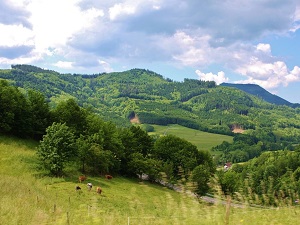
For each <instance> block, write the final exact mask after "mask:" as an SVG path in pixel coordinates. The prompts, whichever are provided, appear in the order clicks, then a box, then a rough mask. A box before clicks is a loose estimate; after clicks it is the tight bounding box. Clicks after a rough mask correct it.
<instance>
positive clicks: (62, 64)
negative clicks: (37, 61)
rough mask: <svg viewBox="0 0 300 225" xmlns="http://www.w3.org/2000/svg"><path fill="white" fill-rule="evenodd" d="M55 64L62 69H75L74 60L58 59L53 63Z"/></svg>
mask: <svg viewBox="0 0 300 225" xmlns="http://www.w3.org/2000/svg"><path fill="white" fill-rule="evenodd" d="M53 65H54V66H56V67H58V68H62V69H73V62H67V61H58V62H56V63H54V64H53Z"/></svg>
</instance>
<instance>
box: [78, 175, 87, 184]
mask: <svg viewBox="0 0 300 225" xmlns="http://www.w3.org/2000/svg"><path fill="white" fill-rule="evenodd" d="M86 179H87V177H86V176H79V178H78V180H79V183H81V182H82V181H85V180H86Z"/></svg>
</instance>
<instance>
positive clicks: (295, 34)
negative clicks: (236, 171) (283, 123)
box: [0, 0, 300, 103]
mask: <svg viewBox="0 0 300 225" xmlns="http://www.w3.org/2000/svg"><path fill="white" fill-rule="evenodd" d="M0 8H1V11H0V34H1V35H0V68H10V65H11V64H31V65H36V66H39V67H42V68H47V69H52V70H56V71H58V72H62V73H66V72H70V73H87V74H91V73H100V72H112V71H124V70H128V69H132V68H143V69H149V70H152V71H154V72H157V73H159V74H161V75H163V76H164V77H168V78H171V79H173V80H177V81H182V80H183V79H184V78H193V79H201V80H215V81H216V82H217V84H219V83H222V82H230V83H255V84H258V85H260V86H262V87H263V88H265V89H267V90H268V91H270V92H271V93H274V94H276V95H279V96H280V97H283V98H284V99H286V100H288V101H290V102H293V103H296V102H298V103H300V94H299V93H300V91H299V90H300V1H299V0H230V1H229V0H202V1H199V0H187V1H183V0H0Z"/></svg>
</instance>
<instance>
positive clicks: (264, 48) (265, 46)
mask: <svg viewBox="0 0 300 225" xmlns="http://www.w3.org/2000/svg"><path fill="white" fill-rule="evenodd" d="M256 49H257V50H260V51H262V52H266V53H271V46H270V44H263V43H260V44H258V45H257V46H256Z"/></svg>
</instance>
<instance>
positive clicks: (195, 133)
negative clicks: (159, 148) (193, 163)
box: [149, 124, 233, 150]
mask: <svg viewBox="0 0 300 225" xmlns="http://www.w3.org/2000/svg"><path fill="white" fill-rule="evenodd" d="M151 126H153V127H154V132H149V134H150V135H153V134H157V135H167V134H172V135H175V136H178V137H180V138H183V139H185V140H187V141H189V142H191V143H192V144H194V145H196V146H197V148H198V149H199V150H210V149H211V148H212V147H214V146H216V145H219V144H221V143H222V142H223V141H227V142H229V143H230V142H232V139H233V137H231V136H227V135H221V134H212V133H207V132H203V131H199V130H194V129H190V128H187V127H183V126H180V125H178V124H172V125H169V126H161V125H151Z"/></svg>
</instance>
